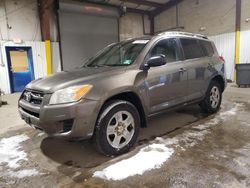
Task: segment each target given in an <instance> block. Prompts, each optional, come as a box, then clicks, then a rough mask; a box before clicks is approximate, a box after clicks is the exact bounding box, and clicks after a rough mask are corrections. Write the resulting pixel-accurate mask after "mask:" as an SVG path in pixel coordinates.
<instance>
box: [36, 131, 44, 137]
mask: <svg viewBox="0 0 250 188" xmlns="http://www.w3.org/2000/svg"><path fill="white" fill-rule="evenodd" d="M43 135H45V133H43V132H41V133H39V134H38V135H37V136H38V137H41V136H43Z"/></svg>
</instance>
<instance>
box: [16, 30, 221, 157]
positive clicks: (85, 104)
mask: <svg viewBox="0 0 250 188" xmlns="http://www.w3.org/2000/svg"><path fill="white" fill-rule="evenodd" d="M225 87H226V79H225V63H224V60H223V58H221V57H220V56H219V55H218V52H217V50H216V48H215V45H214V44H213V42H211V41H210V40H208V38H207V37H205V36H202V35H196V34H190V33H184V32H165V33H161V34H159V35H157V36H153V37H144V38H137V39H128V40H125V41H123V42H119V43H115V44H111V45H109V46H107V47H106V48H104V49H103V50H101V51H100V52H99V53H97V55H95V56H94V57H92V58H90V59H89V60H87V61H86V62H85V63H84V64H83V65H82V67H79V68H77V69H76V70H74V71H70V72H67V71H64V72H61V73H57V74H54V75H52V76H49V77H46V78H41V79H37V80H35V81H33V82H31V83H30V84H28V85H27V87H26V89H25V90H24V92H23V93H22V95H21V97H20V100H19V107H18V109H19V112H20V115H21V117H22V119H24V120H25V121H26V122H27V123H28V124H29V125H31V126H32V127H34V128H36V129H40V130H42V131H44V132H46V133H47V134H48V135H51V136H55V137H61V138H65V139H87V138H92V139H93V141H94V143H95V145H96V148H97V150H98V151H100V152H102V153H103V154H105V155H119V154H122V153H124V152H127V151H128V150H129V149H130V148H131V147H132V146H133V144H134V143H135V142H136V139H137V136H138V134H139V130H140V128H141V127H147V120H148V118H150V117H151V116H153V115H155V114H158V113H160V112H163V111H167V110H171V109H176V108H182V107H184V106H186V105H189V104H199V105H200V107H201V109H202V110H204V111H206V112H208V113H215V112H217V111H218V110H219V108H220V104H221V99H222V92H223V91H224V89H225Z"/></svg>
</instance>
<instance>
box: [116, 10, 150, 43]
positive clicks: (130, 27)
mask: <svg viewBox="0 0 250 188" xmlns="http://www.w3.org/2000/svg"><path fill="white" fill-rule="evenodd" d="M144 27H145V33H149V32H150V31H149V30H150V29H149V28H150V24H149V19H148V17H147V16H144ZM119 32H120V40H125V39H128V38H134V37H141V36H143V35H144V34H145V33H144V32H143V16H142V15H140V14H133V13H127V14H125V15H124V16H122V17H121V18H120V20H119Z"/></svg>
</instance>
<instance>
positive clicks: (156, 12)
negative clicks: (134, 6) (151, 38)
mask: <svg viewBox="0 0 250 188" xmlns="http://www.w3.org/2000/svg"><path fill="white" fill-rule="evenodd" d="M182 1H184V0H170V1H168V2H167V3H165V4H163V5H162V6H161V7H159V8H156V9H155V10H153V11H151V13H150V14H151V16H154V17H155V16H157V15H159V14H161V13H162V12H164V11H166V10H168V9H170V8H171V7H173V6H175V5H177V4H179V3H180V2H182Z"/></svg>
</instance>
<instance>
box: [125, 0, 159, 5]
mask: <svg viewBox="0 0 250 188" xmlns="http://www.w3.org/2000/svg"><path fill="white" fill-rule="evenodd" d="M124 2H129V3H134V4H138V5H146V6H150V7H161V6H162V5H163V4H162V3H156V2H153V1H147V0H124Z"/></svg>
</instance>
